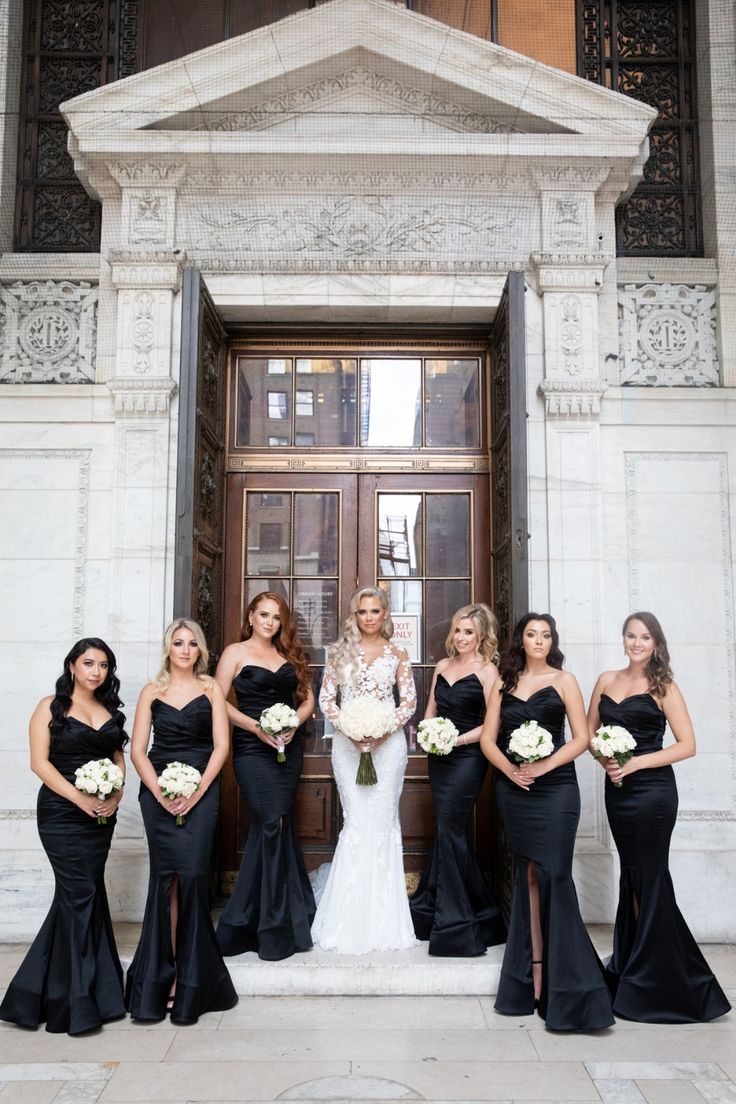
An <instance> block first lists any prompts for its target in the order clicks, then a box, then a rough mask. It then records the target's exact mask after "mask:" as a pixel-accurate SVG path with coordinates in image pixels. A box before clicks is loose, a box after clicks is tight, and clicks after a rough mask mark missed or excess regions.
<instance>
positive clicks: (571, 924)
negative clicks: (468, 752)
mask: <svg viewBox="0 0 736 1104" xmlns="http://www.w3.org/2000/svg"><path fill="white" fill-rule="evenodd" d="M530 720H536V721H537V722H538V723H539V724H540V725H541V726H542V728H545V729H546V730H547V731H548V732H549V733H550V735H551V736H552V740H553V743H554V746H555V749H557V748H560V747H562V745H563V744H564V742H565V705H564V702H563V701H562V699H561V698H560V695H559V694H558V693H557V691H556V690H555V689H554V687H552V686H545V687H543V688H542V689H541V690H538V691H537V692H536V693H535V694H532V696H531V697H530V698H529V700H528V701H522V700H521V698H517V697H515V696H514V695H513V694H508V693H504V695H503V699H502V702H501V732H500V735H499V741H498V745H499V747H500V749H501V751H503V752H504V753H505V754H507V748H508V741H509V738H510V736H511V733H512V732H513V731H514V729H515V728H518V727H519V725H521V724H523V723H524V721H530ZM496 794H497V797H498V803H499V806H500V808H501V814H502V816H503V819H504V824H505V826H506V832H507V833H508V836H509V839H510V841H511V847H512V849H513V852H514V858H515V861H516V880H515V883H514V894H513V899H512V902H511V919H510V922H509V934H508V940H507V942H506V952H505V954H504V959H503V966H502V967H501V979H500V982H499V986H498V995H497V997H496V1005H495V1007H496V1009H497V1010H498V1011H499V1012H504V1013H506V1014H507V1015H512V1016H521V1015H527V1014H529V1013H530V1012H532V1011H533V1010H534V981H533V978H532V943H531V925H530V913H529V886H528V882H527V872H528V867H529V864H530V863H534V865H535V866H536V871H537V883H538V886H539V907H540V914H541V925H542V940H543V947H544V952H543V956H542V991H541V995H540V998H539V1014H540V1016H542V1018H543V1019H544V1020H545V1021H546V1024H547V1027H548V1028H550V1029H552V1030H553V1031H594V1030H596V1029H598V1028H603V1027H609V1026H610V1025H611V1024H612V1023H613V1014H612V1012H611V999H610V996H609V993H608V989H607V986H606V982H605V978H604V970H603V964H602V963H601V961H600V959H599V958H598V955H597V954H596V953H595V950H594V949H593V944H592V943H591V941H590V937H589V936H588V933H587V931H586V930H585V925H584V924H583V920H582V917H581V915H580V908H579V906H578V898H577V894H576V892H575V885H574V883H573V880H572V857H573V850H574V847H575V832H576V830H577V826H578V820H579V819H580V791H579V789H578V783H577V777H576V774H575V766H574V764H573V763H565V764H563V766H561V767H557V768H556V769H555V770H553V771H550V772H549V773H548V774H545V775H543V776H542V777H540V778H538V779H536V781H535V782H534V783H533V784H532V786H531V788H530V789H529V790H528V791H526V790H522V789H521V788H520V787H519V786H517V785H516V784H515V783H514V782H511V781H510V780H509V779H507V778H506V776H505V775H503V774H501V773H500V772H499V775H498V781H497V783H496Z"/></svg>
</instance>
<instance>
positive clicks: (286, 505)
mask: <svg viewBox="0 0 736 1104" xmlns="http://www.w3.org/2000/svg"><path fill="white" fill-rule="evenodd" d="M246 519H247V524H246V534H247V536H246V555H245V574H246V575H248V576H252V575H262V576H267V575H268V576H272V575H288V574H289V559H290V557H289V552H290V547H291V495H290V494H284V495H272V494H261V492H260V491H249V492H248V494H247V496H246ZM261 589H264V588H263V587H262V588H261Z"/></svg>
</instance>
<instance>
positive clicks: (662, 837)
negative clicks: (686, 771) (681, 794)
mask: <svg viewBox="0 0 736 1104" xmlns="http://www.w3.org/2000/svg"><path fill="white" fill-rule="evenodd" d="M600 718H601V723H602V724H607V725H621V727H622V728H625V729H628V731H629V732H630V733H631V735H632V736H633V737H634V739H635V740H636V750H635V752H634V755H645V754H648V753H649V752H653V751H659V750H660V748H661V747H662V739H663V736H664V731H665V728H666V726H667V721H666V718H665V715H664V713H663V712H662V710H661V709H660V708H659V706H658V705H657V703H656V701H655V700H654V698H653V697H652V696H651V694H632V695H631V696H630V697H628V698H624V700H623V701H622V702H615V701H614V700H613V698H609V697H608V695H607V694H602V695H601V701H600ZM605 793H606V812H607V813H608V822H609V824H610V825H611V832H612V833H613V838H614V840H615V842H616V847H617V849H618V853H619V858H620V860H621V879H620V883H619V900H618V909H617V911H616V926H615V928H614V931H613V956H612V957H611V960H610V962H609V963H608V966H607V970H606V978H607V980H608V983H609V986H610V989H611V992H612V993H613V995H614V1000H613V1010H614V1012H615V1013H616V1015H617V1016H621V1017H622V1018H623V1019H626V1020H638V1021H640V1022H642V1023H668V1024H672V1023H696V1022H702V1021H705V1020H713V1019H715V1018H716V1017H717V1016H723V1015H724V1014H725V1013H726V1012H728V1010H729V1008H730V1007H731V1006H730V1004H729V1003H728V1001H727V1000H726V996H725V994H724V992H723V990H722V989H721V987H720V985H719V984H718V982H717V981H716V979H715V977H714V976H713V974H712V972H711V970H710V968H709V966H708V963H707V962H706V961H705V959H704V958H703V956H702V954H701V953H700V949H699V947H698V945H697V943H696V942H695V940H694V939H693V936H692V934H691V933H690V929H689V928H688V926H687V924H686V923H685V920H684V919H683V916H682V913H681V912H680V910H679V908H678V907H677V901H676V900H675V890H674V887H673V885H672V878H671V876H670V871H669V850H670V837H671V835H672V830H673V828H674V826H675V820H676V819H677V785H676V783H675V773H674V771H673V770H672V767H671V766H669V765H667V766H663V767H653V768H651V769H650V770H641V771H637V772H636V773H635V774H630V775H627V777H626V778H624V780H623V786H620V787H619V786H614V785H613V783H612V782H610V781H609V779H608V778H606V789H605ZM637 907H638V916H637V911H636V910H637Z"/></svg>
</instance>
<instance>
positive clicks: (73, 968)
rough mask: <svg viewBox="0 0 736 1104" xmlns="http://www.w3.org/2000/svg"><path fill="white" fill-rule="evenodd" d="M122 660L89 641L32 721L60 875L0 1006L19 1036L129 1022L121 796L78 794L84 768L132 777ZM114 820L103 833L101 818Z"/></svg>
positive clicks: (41, 808) (47, 840)
mask: <svg viewBox="0 0 736 1104" xmlns="http://www.w3.org/2000/svg"><path fill="white" fill-rule="evenodd" d="M119 688H120V680H119V679H118V678H117V677H116V675H115V656H114V655H113V653H112V652H111V651H110V649H109V648H108V646H107V644H105V642H104V641H103V640H99V639H98V638H97V637H85V638H84V639H83V640H80V641H78V642H77V643H76V644H75V645H74V647H73V648H72V650H71V651H70V652H69V654H68V656H67V657H66V659H65V660H64V671H63V674H62V675H61V676H60V678H59V679H58V680H57V683H56V694H55V695H54V696H53V697H49V698H43V700H42V701H40V702H39V703H38V705H37V706H36V709H35V711H34V713H33V716H32V717H31V724H30V745H31V770H32V771H33V772H34V774H37V775H38V777H39V778H40V779H41V782H42V783H43V785H42V786H41V789H40V791H39V794H38V806H37V813H38V821H37V823H38V833H39V835H40V837H41V843H42V844H43V848H44V850H45V852H46V854H47V855H48V858H49V862H50V863H51V866H52V868H53V871H54V879H55V883H56V885H55V890H54V899H53V901H52V903H51V909H50V911H49V914H48V916H47V917H46V919H45V921H44V923H43V925H42V927H41V930H40V931H39V933H38V935H37V936H36V938H35V940H34V942H33V945H32V946H31V948H30V950H29V952H28V954H27V955H26V957H25V959H24V960H23V963H22V965H21V967H20V969H19V970H18V972H17V974H16V975H15V977H14V978H13V980H12V981H11V983H10V986H9V988H8V991H7V993H6V995H5V999H4V1000H3V1002H2V1005H1V1006H0V1018H2V1019H3V1020H9V1021H10V1022H11V1023H16V1024H20V1025H21V1026H22V1027H34V1028H35V1027H38V1025H39V1024H41V1023H44V1022H45V1023H46V1030H47V1031H56V1032H63V1031H66V1032H68V1033H69V1034H70V1035H79V1034H80V1033H81V1032H84V1031H91V1030H92V1029H93V1028H96V1027H99V1026H100V1024H103V1023H107V1022H108V1021H110V1020H116V1019H118V1018H119V1017H120V1016H124V1015H125V1004H124V1002H123V971H122V969H121V967H120V960H119V958H118V952H117V948H116V946H115V938H114V936H113V931H112V923H111V921H110V911H109V908H108V904H107V895H106V893H105V881H104V876H105V862H106V861H107V854H108V851H109V850H110V842H111V840H112V834H113V831H114V829H115V819H116V816H115V814H116V812H117V807H118V804H119V802H120V799H121V797H122V794H123V791H122V790H118V791H117V793H112V794H110V795H109V796H108V797H106V798H104V799H99V798H97V797H92V796H90V795H89V794H85V793H83V792H82V791H81V790H78V789H76V787H75V786H74V772H75V770H76V769H77V767H81V766H82V765H83V764H84V763H88V762H89V761H90V760H91V759H112V760H113V762H115V763H117V765H118V766H119V767H120V768H121V770H122V771H123V772H124V771H125V763H124V760H123V752H122V748H123V745H124V744H126V743H127V739H128V738H127V736H126V735H125V732H124V731H123V725H124V723H125V717H124V716H123V714H122V713H121V712H120V706H121V704H122V703H121V701H120V698H119V696H118V690H119ZM98 816H105V817H107V824H98V822H97V817H98Z"/></svg>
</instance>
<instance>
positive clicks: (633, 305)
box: [619, 283, 720, 387]
mask: <svg viewBox="0 0 736 1104" xmlns="http://www.w3.org/2000/svg"><path fill="white" fill-rule="evenodd" d="M619 339H620V344H621V358H622V365H623V366H622V370H621V383H622V384H623V385H627V384H628V385H630V386H634V385H636V386H639V387H717V386H718V384H719V382H720V373H719V368H718V354H717V351H716V306H715V292H714V290H713V289H712V288H711V289H709V288H707V287H705V286H704V285H702V284H696V285H695V286H687V285H685V284H653V283H651V284H643V285H636V284H626V285H625V286H624V287H623V288H619Z"/></svg>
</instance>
